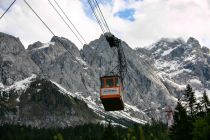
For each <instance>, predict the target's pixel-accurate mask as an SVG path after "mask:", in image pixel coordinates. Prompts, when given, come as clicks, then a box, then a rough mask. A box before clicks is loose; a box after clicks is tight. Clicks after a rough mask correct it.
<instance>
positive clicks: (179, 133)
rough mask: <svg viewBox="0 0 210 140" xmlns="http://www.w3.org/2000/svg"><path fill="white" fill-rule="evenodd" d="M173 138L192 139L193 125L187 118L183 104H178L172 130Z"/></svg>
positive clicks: (178, 139) (177, 139)
mask: <svg viewBox="0 0 210 140" xmlns="http://www.w3.org/2000/svg"><path fill="white" fill-rule="evenodd" d="M171 138H172V139H173V140H180V139H185V140H187V139H191V123H190V121H189V117H188V116H187V112H186V109H185V108H184V107H183V106H182V104H181V102H180V101H179V102H178V103H177V106H176V108H175V113H174V124H173V126H172V128H171Z"/></svg>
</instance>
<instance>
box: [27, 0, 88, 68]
mask: <svg viewBox="0 0 210 140" xmlns="http://www.w3.org/2000/svg"><path fill="white" fill-rule="evenodd" d="M24 2H25V3H26V4H27V5H28V7H29V8H30V9H31V10H32V12H33V13H34V14H35V15H36V16H37V17H38V18H39V20H41V21H42V23H43V24H44V25H45V27H46V28H47V29H48V30H49V31H50V32H51V33H52V35H54V36H56V35H55V34H54V33H53V32H52V30H51V29H50V28H49V27H48V26H47V24H46V23H45V22H44V21H43V20H42V19H41V17H40V16H39V15H38V14H37V13H36V12H35V11H34V9H33V8H32V7H31V6H30V5H29V3H28V2H27V1H26V0H24ZM57 41H58V42H59V43H60V44H61V45H62V47H63V48H64V49H65V50H66V51H67V52H68V53H69V54H70V55H71V56H72V57H73V58H74V60H75V61H76V62H77V63H78V64H79V65H81V66H82V67H83V65H82V64H81V63H80V62H79V60H77V59H76V57H75V56H74V55H73V54H72V53H71V52H70V51H69V50H67V49H66V48H65V47H64V45H63V43H62V42H61V41H60V40H59V39H57ZM83 70H85V71H86V69H83ZM86 72H87V71H86Z"/></svg>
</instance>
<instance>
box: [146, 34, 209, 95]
mask: <svg viewBox="0 0 210 140" xmlns="http://www.w3.org/2000/svg"><path fill="white" fill-rule="evenodd" d="M148 51H149V52H150V56H151V58H152V60H153V64H154V66H155V68H156V69H157V73H158V75H159V76H160V77H161V78H162V80H163V82H164V83H165V85H166V86H167V87H168V89H169V90H171V93H172V94H173V95H174V96H175V97H179V96H180V95H181V90H183V89H184V88H185V87H186V84H190V85H191V86H192V87H193V89H194V90H195V91H196V95H197V96H202V94H201V93H203V91H204V90H206V91H207V92H208V91H209V89H210V81H209V80H210V51H209V49H208V48H207V47H201V45H200V44H199V42H198V41H197V40H196V39H194V38H192V37H190V38H189V39H188V40H187V42H185V41H183V40H182V39H174V40H168V39H161V40H160V41H158V42H156V43H154V44H153V45H152V47H150V48H149V49H148ZM199 94H200V95H199Z"/></svg>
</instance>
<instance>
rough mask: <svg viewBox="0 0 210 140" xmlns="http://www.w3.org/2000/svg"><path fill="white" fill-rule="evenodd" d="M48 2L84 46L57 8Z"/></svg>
mask: <svg viewBox="0 0 210 140" xmlns="http://www.w3.org/2000/svg"><path fill="white" fill-rule="evenodd" d="M48 2H49V3H50V5H51V6H52V7H53V9H54V10H55V11H56V13H57V14H58V15H59V16H60V18H61V19H62V20H63V22H64V23H65V24H66V25H67V27H68V28H69V29H70V30H71V32H72V33H73V34H74V35H75V37H76V38H77V39H78V40H79V42H80V43H81V44H82V46H83V43H82V41H81V40H80V39H79V37H78V36H77V35H76V33H75V32H74V31H73V30H72V28H71V27H70V26H69V24H68V23H67V22H66V21H65V19H64V18H63V16H62V15H61V14H60V13H59V12H58V10H57V9H56V8H55V6H54V5H53V4H52V3H51V2H50V0H48Z"/></svg>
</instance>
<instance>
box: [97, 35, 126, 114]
mask: <svg viewBox="0 0 210 140" xmlns="http://www.w3.org/2000/svg"><path fill="white" fill-rule="evenodd" d="M105 37H106V40H107V42H108V43H109V45H110V47H111V48H117V52H118V65H117V67H115V68H114V69H113V70H112V71H111V72H110V73H109V74H106V75H105V76H103V77H101V78H100V80H101V88H100V99H101V102H102V104H103V106H104V109H105V111H117V110H124V103H123V80H124V77H125V74H126V72H127V65H126V59H125V54H124V52H123V48H122V45H121V41H120V40H119V39H118V38H116V37H115V36H114V35H112V34H110V33H107V34H105ZM115 70H117V71H115Z"/></svg>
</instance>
